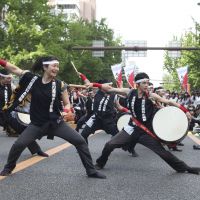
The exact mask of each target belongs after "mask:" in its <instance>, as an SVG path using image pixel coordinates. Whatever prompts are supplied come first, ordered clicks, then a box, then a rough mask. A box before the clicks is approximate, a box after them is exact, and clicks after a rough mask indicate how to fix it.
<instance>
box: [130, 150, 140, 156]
mask: <svg viewBox="0 0 200 200" xmlns="http://www.w3.org/2000/svg"><path fill="white" fill-rule="evenodd" d="M131 156H132V157H138V156H139V155H138V154H137V153H136V151H135V150H134V149H133V150H132V152H131Z"/></svg>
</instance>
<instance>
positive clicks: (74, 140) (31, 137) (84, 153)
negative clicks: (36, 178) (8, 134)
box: [5, 122, 96, 174]
mask: <svg viewBox="0 0 200 200" xmlns="http://www.w3.org/2000/svg"><path fill="white" fill-rule="evenodd" d="M52 134H53V135H54V136H57V137H60V138H63V139H64V140H66V141H68V142H69V143H71V144H73V145H74V146H75V147H76V149H77V151H78V153H79V156H80V158H81V161H82V163H83V165H84V167H85V169H86V172H87V174H93V173H95V172H96V170H95V168H94V165H93V163H92V157H91V155H90V152H89V149H88V145H87V143H86V142H85V140H84V139H83V138H82V137H81V136H80V135H79V134H78V133H77V132H76V131H75V130H73V129H72V128H71V127H70V126H68V125H67V123H65V122H61V123H60V124H59V126H58V127H57V128H56V129H54V130H52ZM42 136H43V132H42V131H41V128H40V127H38V126H35V125H33V124H30V125H29V126H28V127H27V128H26V129H25V130H24V131H23V132H22V134H21V135H20V136H19V137H18V139H17V140H16V141H15V143H14V144H13V146H12V147H11V149H10V152H9V155H8V160H7V164H6V165H5V169H10V170H13V169H14V168H15V166H16V162H17V160H18V158H19V157H20V155H21V153H22V152H23V150H24V149H25V148H26V147H27V146H28V145H29V144H31V143H32V142H33V141H35V140H36V139H38V138H41V137H42Z"/></svg>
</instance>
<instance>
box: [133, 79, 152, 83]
mask: <svg viewBox="0 0 200 200" xmlns="http://www.w3.org/2000/svg"><path fill="white" fill-rule="evenodd" d="M144 81H149V79H148V78H143V79H140V80H137V81H135V83H141V82H144Z"/></svg>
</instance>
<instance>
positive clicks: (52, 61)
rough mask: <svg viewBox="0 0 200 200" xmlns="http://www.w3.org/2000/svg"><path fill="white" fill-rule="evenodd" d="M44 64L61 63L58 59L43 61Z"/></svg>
mask: <svg viewBox="0 0 200 200" xmlns="http://www.w3.org/2000/svg"><path fill="white" fill-rule="evenodd" d="M42 64H43V65H51V64H59V62H58V61H57V60H51V61H44V62H42Z"/></svg>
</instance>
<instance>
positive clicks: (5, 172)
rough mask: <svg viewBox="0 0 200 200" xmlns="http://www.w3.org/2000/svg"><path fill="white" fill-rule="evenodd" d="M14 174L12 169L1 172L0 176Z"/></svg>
mask: <svg viewBox="0 0 200 200" xmlns="http://www.w3.org/2000/svg"><path fill="white" fill-rule="evenodd" d="M11 173H12V170H11V169H6V168H5V169H3V171H1V173H0V176H9V175H10V174H11Z"/></svg>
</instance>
